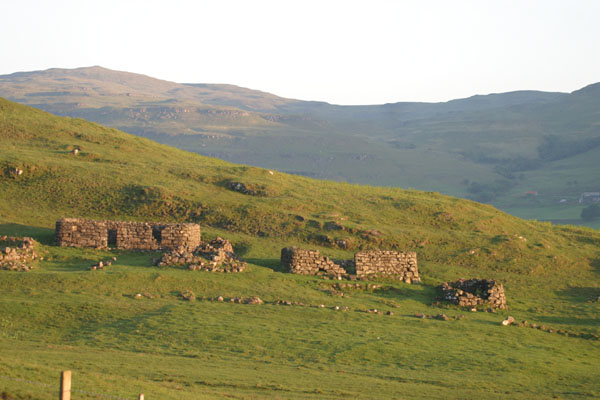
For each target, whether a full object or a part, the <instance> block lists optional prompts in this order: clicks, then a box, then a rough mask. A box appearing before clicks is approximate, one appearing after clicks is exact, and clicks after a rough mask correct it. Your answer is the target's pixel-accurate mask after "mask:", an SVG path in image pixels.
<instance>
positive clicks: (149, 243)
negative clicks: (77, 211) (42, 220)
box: [55, 218, 201, 250]
mask: <svg viewBox="0 0 600 400" xmlns="http://www.w3.org/2000/svg"><path fill="white" fill-rule="evenodd" d="M55 239H56V244H57V245H59V246H74V247H95V248H107V247H116V248H118V249H128V250H158V249H179V250H190V249H195V248H196V247H198V246H199V245H200V243H201V233H200V226H199V225H197V224H152V223H148V222H122V221H94V220H89V219H80V218H64V219H61V220H60V221H57V222H56V231H55Z"/></svg>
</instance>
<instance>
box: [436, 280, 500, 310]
mask: <svg viewBox="0 0 600 400" xmlns="http://www.w3.org/2000/svg"><path fill="white" fill-rule="evenodd" d="M440 289H441V291H442V298H443V300H446V301H448V302H450V303H454V304H457V305H459V306H460V307H477V306H479V305H483V304H486V303H489V305H490V307H491V308H506V296H505V294H504V286H503V285H502V284H501V283H499V282H497V281H494V280H488V279H459V280H458V281H456V282H452V283H449V282H444V283H442V285H441V286H440Z"/></svg>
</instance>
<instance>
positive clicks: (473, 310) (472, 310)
mask: <svg viewBox="0 0 600 400" xmlns="http://www.w3.org/2000/svg"><path fill="white" fill-rule="evenodd" d="M469 311H471V312H477V309H476V308H475V307H473V308H471V309H470V310H469Z"/></svg>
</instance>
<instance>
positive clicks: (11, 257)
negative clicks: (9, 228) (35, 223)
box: [0, 236, 38, 271]
mask: <svg viewBox="0 0 600 400" xmlns="http://www.w3.org/2000/svg"><path fill="white" fill-rule="evenodd" d="M34 246H35V240H33V238H30V237H12V236H0V269H4V270H9V271H29V270H30V269H31V266H30V265H29V263H30V262H32V261H33V260H35V259H36V258H38V255H37V254H36V252H35V249H34Z"/></svg>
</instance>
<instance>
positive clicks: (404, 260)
mask: <svg viewBox="0 0 600 400" xmlns="http://www.w3.org/2000/svg"><path fill="white" fill-rule="evenodd" d="M281 264H282V265H283V266H284V268H286V269H288V270H289V271H290V272H291V273H293V274H303V275H317V274H319V273H322V274H325V275H329V276H332V277H335V278H341V277H344V276H348V275H349V274H348V272H347V269H346V268H348V269H350V268H352V267H354V269H355V270H356V277H357V278H366V277H368V276H378V277H394V278H397V279H401V280H403V281H405V282H406V283H412V282H420V278H419V271H418V267H417V253H414V252H408V253H401V252H397V251H384V250H371V251H363V252H359V253H356V254H354V260H344V261H334V260H331V259H329V258H328V257H323V256H322V255H321V253H319V251H318V250H305V249H299V248H297V247H286V248H283V249H282V250H281Z"/></svg>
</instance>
